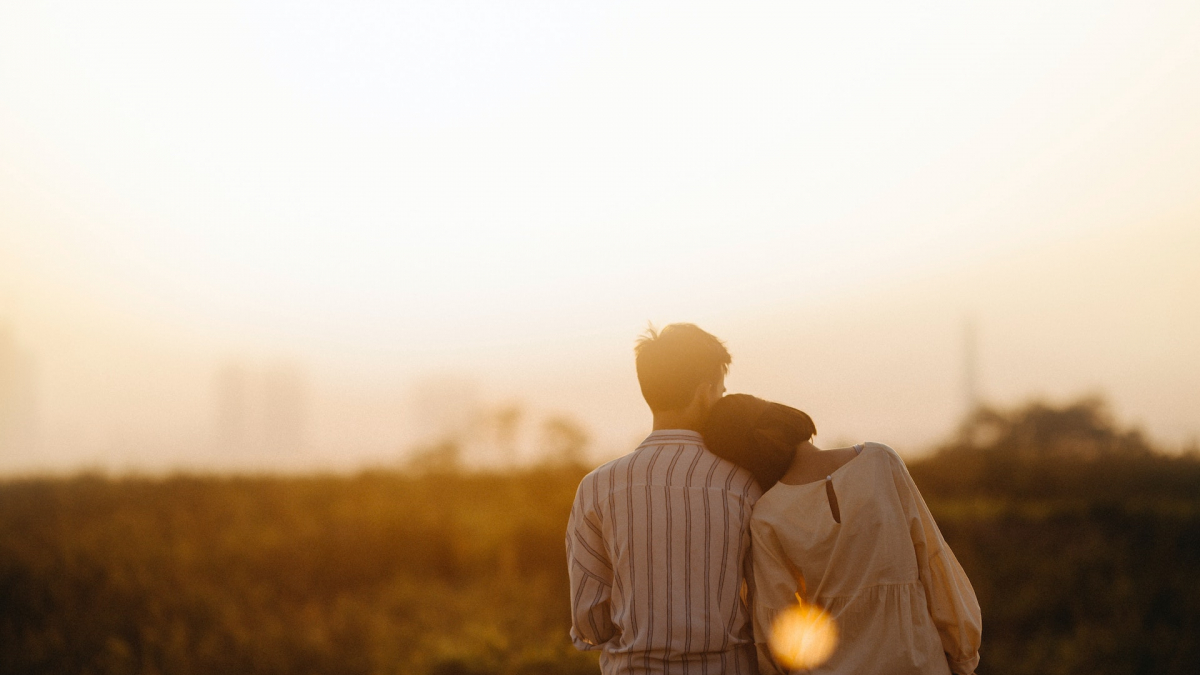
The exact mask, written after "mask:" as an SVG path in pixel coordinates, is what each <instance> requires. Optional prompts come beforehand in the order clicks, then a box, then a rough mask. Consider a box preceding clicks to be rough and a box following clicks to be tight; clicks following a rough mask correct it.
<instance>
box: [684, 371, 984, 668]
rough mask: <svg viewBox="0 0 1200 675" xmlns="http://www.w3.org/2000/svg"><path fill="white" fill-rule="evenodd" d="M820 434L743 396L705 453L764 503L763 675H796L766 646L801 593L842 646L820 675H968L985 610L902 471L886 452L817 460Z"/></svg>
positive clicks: (759, 515) (735, 399)
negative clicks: (824, 616) (735, 468)
mask: <svg viewBox="0 0 1200 675" xmlns="http://www.w3.org/2000/svg"><path fill="white" fill-rule="evenodd" d="M815 434H816V427H815V425H814V424H813V421H812V419H811V418H809V416H808V415H806V414H804V413H803V412H801V411H799V410H796V409H795V408H789V407H788V406H785V405H782V404H779V403H772V402H769V401H764V400H762V399H760V398H755V397H753V396H748V395H746V394H733V395H730V396H726V397H724V398H723V399H721V400H720V401H718V402H717V403H716V404H715V405H714V406H713V409H712V412H711V413H710V415H709V417H708V421H707V422H706V424H705V429H704V440H705V444H706V445H707V446H708V449H709V450H711V451H712V452H713V453H714V454H716V455H718V456H719V457H722V458H724V459H727V460H729V461H731V462H734V463H735V464H738V465H740V466H742V467H744V468H746V469H747V470H749V471H750V472H751V473H753V474H754V477H755V478H756V479H757V480H758V482H759V485H760V486H761V487H762V489H763V490H764V492H765V494H764V495H763V496H762V498H761V499H760V500H759V501H758V503H757V505H756V506H755V507H754V514H753V517H752V518H751V526H750V529H751V533H752V537H753V539H752V556H753V560H754V563H753V565H754V577H753V579H754V586H753V588H754V591H753V598H752V608H753V617H754V635H755V641H756V642H757V643H758V647H759V649H758V655H759V657H758V660H759V670H760V671H761V672H762V673H763V674H764V675H767V674H774V673H781V672H787V671H786V669H784V668H783V667H782V666H780V665H779V664H778V663H777V662H776V661H775V659H774V658H773V657H772V656H771V654H770V652H769V650H768V649H767V648H766V645H765V643H766V642H767V636H768V635H769V634H770V633H769V631H770V629H771V625H772V622H773V620H774V618H775V616H776V615H777V614H779V612H781V611H782V610H784V609H786V608H788V607H789V606H791V605H794V604H795V602H796V600H795V598H796V594H797V593H800V594H801V596H802V597H803V598H804V600H805V601H806V602H808V603H811V604H814V605H817V606H820V607H822V608H824V610H825V611H826V612H828V614H829V615H830V616H832V617H833V619H834V620H835V621H836V622H837V627H838V633H839V635H840V641H839V645H838V647H837V649H836V650H834V652H833V654H832V655H831V656H830V658H829V660H828V661H826V662H825V663H824V664H822V665H821V666H819V667H817V668H815V669H814V670H813V671H811V672H816V673H879V674H881V675H883V674H887V675H903V674H906V673H913V674H916V673H920V674H921V675H930V674H933V673H941V674H948V673H950V672H952V671H953V672H954V673H958V674H959V675H971V674H972V673H974V671H975V667H976V666H977V665H978V663H979V638H980V628H981V621H980V612H979V602H978V600H976V598H975V591H974V590H973V589H972V588H971V582H970V581H969V580H968V579H967V575H966V574H965V573H964V572H963V569H962V567H961V566H960V565H959V564H958V560H956V559H955V557H954V554H953V553H952V552H951V551H950V548H949V547H948V546H947V545H946V542H945V540H944V539H942V534H941V532H940V531H938V527H937V524H936V523H934V521H933V516H931V515H930V513H929V508H928V507H926V506H925V501H924V500H923V499H922V498H921V494H920V492H918V491H917V486H916V485H915V484H914V483H913V481H912V478H911V477H910V476H909V474H908V469H907V468H906V467H905V466H904V462H903V460H901V459H900V457H899V455H897V454H896V452H895V451H894V450H892V449H891V448H889V447H888V446H886V445H882V444H879V443H866V444H862V445H856V446H854V447H852V448H839V449H837V450H820V449H818V448H817V447H816V446H814V445H813V444H812V440H811V439H812V437H813V435H815Z"/></svg>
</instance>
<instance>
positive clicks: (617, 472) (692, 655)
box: [567, 429, 762, 675]
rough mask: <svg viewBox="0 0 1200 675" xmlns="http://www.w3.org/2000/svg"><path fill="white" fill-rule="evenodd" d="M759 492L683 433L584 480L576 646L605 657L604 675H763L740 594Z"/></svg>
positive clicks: (674, 432) (571, 531) (572, 530)
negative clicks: (663, 674) (759, 672)
mask: <svg viewBox="0 0 1200 675" xmlns="http://www.w3.org/2000/svg"><path fill="white" fill-rule="evenodd" d="M761 494H762V491H761V490H759V487H758V484H757V483H756V482H755V481H754V478H753V477H752V476H751V475H750V473H749V472H747V471H746V470H744V469H741V468H739V467H737V466H735V465H734V464H732V463H730V462H727V461H725V460H723V459H721V458H719V457H717V456H716V455H714V454H712V453H711V452H709V451H708V449H707V448H705V447H704V441H703V439H702V438H701V437H700V434H698V433H696V432H695V431H689V430H680V429H669V430H660V431H655V432H653V433H651V434H650V436H648V437H647V438H646V440H645V441H643V442H642V444H641V445H640V446H639V447H638V449H637V450H635V451H633V452H631V453H630V454H628V455H625V456H624V457H621V458H619V459H616V460H613V461H611V462H609V463H608V464H605V465H604V466H601V467H599V468H598V469H596V470H594V471H592V472H591V473H589V474H588V475H587V476H585V477H584V479H583V481H582V482H580V484H579V491H578V492H577V493H576V494H575V503H574V506H573V507H572V509H571V517H570V521H569V522H568V524H567V561H568V568H569V573H570V579H571V624H572V625H571V640H572V642H574V643H575V646H576V647H578V648H579V649H582V650H597V649H598V650H601V654H600V669H601V672H603V673H604V675H618V674H620V675H641V674H650V673H670V674H674V673H682V674H687V675H718V674H719V673H737V674H741V675H756V674H757V672H758V670H757V663H756V659H755V648H754V639H753V637H752V635H751V628H750V618H749V612H748V611H747V608H746V604H745V600H744V599H743V597H742V594H741V591H742V582H743V580H748V579H747V574H746V571H747V570H748V569H749V568H750V559H749V558H750V511H751V509H752V508H753V506H754V502H755V501H757V499H758V498H759V496H761Z"/></svg>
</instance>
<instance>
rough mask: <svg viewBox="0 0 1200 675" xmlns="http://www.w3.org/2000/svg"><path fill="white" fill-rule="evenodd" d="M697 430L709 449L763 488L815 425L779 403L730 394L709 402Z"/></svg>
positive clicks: (813, 432) (774, 480)
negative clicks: (738, 468) (703, 421)
mask: <svg viewBox="0 0 1200 675" xmlns="http://www.w3.org/2000/svg"><path fill="white" fill-rule="evenodd" d="M701 433H702V434H703V435H704V444H705V445H706V446H708V449H709V451H710V452H712V453H713V454H714V455H716V456H718V457H720V458H722V459H727V460H729V461H731V462H733V463H734V464H737V465H738V466H740V467H742V468H743V469H746V470H747V471H749V472H750V473H752V474H754V479H755V480H757V481H758V485H759V487H761V488H762V489H763V491H764V492H766V491H767V490H769V489H771V486H772V485H774V484H775V483H777V482H779V479H780V478H782V477H783V474H785V473H787V470H788V467H790V466H791V465H792V459H793V458H794V457H795V456H796V446H797V445H800V444H801V443H803V442H805V441H808V440H811V439H812V437H813V436H814V435H816V433H817V426H816V425H815V424H813V421H812V418H811V417H809V416H808V415H807V414H806V413H804V412H801V411H799V410H796V409H795V408H792V407H789V406H786V405H783V404H782V403H772V402H771V401H764V400H763V399H761V398H758V397H756V396H751V395H749V394H730V395H729V396H726V397H724V398H722V399H721V400H720V401H717V402H716V403H715V404H714V405H713V407H712V410H711V411H709V413H708V419H707V420H706V421H705V423H704V428H703V429H701Z"/></svg>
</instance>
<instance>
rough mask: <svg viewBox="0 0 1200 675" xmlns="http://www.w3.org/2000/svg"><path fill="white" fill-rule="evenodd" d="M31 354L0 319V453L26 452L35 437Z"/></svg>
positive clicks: (32, 444) (10, 327) (35, 407)
mask: <svg viewBox="0 0 1200 675" xmlns="http://www.w3.org/2000/svg"><path fill="white" fill-rule="evenodd" d="M34 379H35V374H34V364H33V356H32V355H31V354H29V353H28V352H26V351H24V350H23V349H21V346H20V344H19V343H18V342H17V338H16V335H15V334H14V331H13V329H12V326H10V325H8V324H7V323H0V453H3V454H11V453H14V452H29V451H31V450H32V449H33V446H34V444H35V442H36V440H37V405H36V396H35V393H36V389H35V382H34Z"/></svg>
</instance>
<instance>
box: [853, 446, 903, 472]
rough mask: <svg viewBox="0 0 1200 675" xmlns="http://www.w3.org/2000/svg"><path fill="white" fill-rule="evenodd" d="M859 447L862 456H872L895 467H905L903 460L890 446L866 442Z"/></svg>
mask: <svg viewBox="0 0 1200 675" xmlns="http://www.w3.org/2000/svg"><path fill="white" fill-rule="evenodd" d="M860 445H861V446H862V454H863V455H864V456H872V457H875V458H877V459H879V460H882V461H885V462H887V463H889V464H892V465H895V466H901V467H903V466H905V464H904V459H903V458H902V457H900V453H898V452H896V450H895V449H894V448H892V446H890V445H886V444H884V443H876V442H875V441H867V442H865V443H860Z"/></svg>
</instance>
